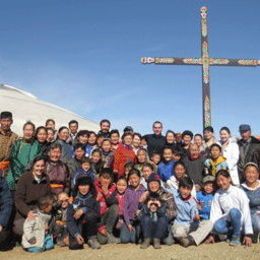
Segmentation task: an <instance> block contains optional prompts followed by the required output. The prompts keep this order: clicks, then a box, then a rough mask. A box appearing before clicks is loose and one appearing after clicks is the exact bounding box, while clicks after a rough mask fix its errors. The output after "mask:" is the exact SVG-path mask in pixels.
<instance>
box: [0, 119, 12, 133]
mask: <svg viewBox="0 0 260 260" xmlns="http://www.w3.org/2000/svg"><path fill="white" fill-rule="evenodd" d="M12 123H13V120H12V119H11V118H2V119H0V125H1V129H2V130H3V131H9V130H10V127H11V125H12Z"/></svg>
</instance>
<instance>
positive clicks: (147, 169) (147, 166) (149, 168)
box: [141, 163, 154, 189]
mask: <svg viewBox="0 0 260 260" xmlns="http://www.w3.org/2000/svg"><path fill="white" fill-rule="evenodd" d="M142 171H143V176H142V177H141V184H142V185H143V186H144V187H145V189H147V181H148V178H149V176H151V174H152V173H154V167H153V165H152V164H151V163H144V165H143V169H142Z"/></svg>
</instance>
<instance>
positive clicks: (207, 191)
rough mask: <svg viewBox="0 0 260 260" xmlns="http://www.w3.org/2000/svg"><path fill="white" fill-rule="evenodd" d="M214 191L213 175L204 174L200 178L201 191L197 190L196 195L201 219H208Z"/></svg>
mask: <svg viewBox="0 0 260 260" xmlns="http://www.w3.org/2000/svg"><path fill="white" fill-rule="evenodd" d="M214 192H215V177H214V176H211V175H208V176H205V177H204V178H203V180H202V191H198V192H197V195H196V200H197V203H198V209H199V215H200V219H202V220H209V217H210V209H211V204H212V200H213V196H214Z"/></svg>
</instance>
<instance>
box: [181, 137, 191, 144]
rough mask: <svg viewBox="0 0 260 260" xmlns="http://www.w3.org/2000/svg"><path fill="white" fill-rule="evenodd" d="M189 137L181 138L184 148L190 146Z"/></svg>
mask: <svg viewBox="0 0 260 260" xmlns="http://www.w3.org/2000/svg"><path fill="white" fill-rule="evenodd" d="M191 140H192V139H191V137H190V136H189V135H184V136H183V138H182V141H183V143H184V145H185V146H188V145H190V143H191Z"/></svg>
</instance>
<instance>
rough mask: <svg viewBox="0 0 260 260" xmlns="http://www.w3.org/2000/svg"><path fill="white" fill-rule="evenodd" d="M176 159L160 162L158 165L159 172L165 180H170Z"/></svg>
mask: <svg viewBox="0 0 260 260" xmlns="http://www.w3.org/2000/svg"><path fill="white" fill-rule="evenodd" d="M174 164H175V161H173V160H172V161H169V162H160V163H159V165H158V174H159V176H160V178H161V180H162V181H163V182H166V181H168V180H169V179H170V178H171V176H172V175H173V167H174Z"/></svg>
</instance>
